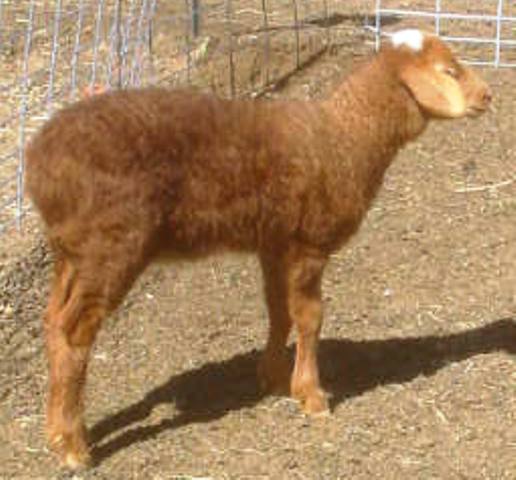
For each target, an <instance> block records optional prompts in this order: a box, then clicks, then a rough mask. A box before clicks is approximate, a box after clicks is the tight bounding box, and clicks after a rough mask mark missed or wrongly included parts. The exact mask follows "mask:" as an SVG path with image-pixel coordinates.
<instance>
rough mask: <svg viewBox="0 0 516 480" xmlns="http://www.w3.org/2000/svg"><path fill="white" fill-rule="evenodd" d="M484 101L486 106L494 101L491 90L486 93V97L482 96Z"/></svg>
mask: <svg viewBox="0 0 516 480" xmlns="http://www.w3.org/2000/svg"><path fill="white" fill-rule="evenodd" d="M482 100H483V101H484V103H485V104H486V105H487V104H489V103H491V101H492V100H493V94H492V93H491V90H489V89H487V90H486V91H485V92H484V95H483V96H482Z"/></svg>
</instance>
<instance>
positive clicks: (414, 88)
mask: <svg viewBox="0 0 516 480" xmlns="http://www.w3.org/2000/svg"><path fill="white" fill-rule="evenodd" d="M410 32H412V36H410V35H408V34H406V35H405V37H403V36H401V37H400V38H401V41H398V42H397V43H396V42H393V47H394V48H393V50H394V51H397V52H398V53H399V64H398V68H399V75H400V78H401V80H402V81H403V82H404V83H405V85H406V86H407V87H408V88H409V90H410V91H411V92H412V94H413V95H414V97H415V99H416V101H417V102H418V103H419V104H420V106H421V107H422V108H423V110H424V111H425V112H427V113H428V114H429V115H430V116H432V117H437V118H459V117H464V116H477V115H479V114H480V113H482V112H484V111H485V110H486V109H487V108H488V106H489V104H490V103H491V99H492V95H491V91H490V89H489V86H488V85H487V84H486V83H485V82H484V81H483V80H482V79H481V78H480V77H479V76H478V75H477V74H476V73H475V72H474V71H473V70H472V69H470V68H468V67H466V66H464V65H462V64H460V63H459V61H458V60H457V59H456V58H455V57H454V55H453V54H452V52H451V50H450V49H449V48H448V47H447V46H446V45H445V44H444V43H443V42H442V41H441V40H440V39H439V38H437V37H435V36H433V35H430V34H426V33H421V32H418V31H417V30H414V31H410ZM401 33H402V32H401ZM418 33H419V35H420V36H421V37H420V42H418V41H417V38H418Z"/></svg>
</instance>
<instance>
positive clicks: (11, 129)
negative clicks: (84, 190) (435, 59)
mask: <svg viewBox="0 0 516 480" xmlns="http://www.w3.org/2000/svg"><path fill="white" fill-rule="evenodd" d="M346 3H347V2H346ZM352 3H353V7H352V8H351V9H350V6H349V5H346V6H345V8H344V7H343V2H339V1H338V0H317V1H314V0H184V1H179V0H178V1H174V2H168V1H167V2H165V1H158V0H74V1H69V2H64V1H63V0H23V1H14V0H0V71H1V72H2V75H1V77H0V234H1V232H3V231H5V230H6V229H8V228H10V227H12V226H18V227H20V225H21V221H22V218H23V217H24V215H25V214H26V213H27V211H28V209H29V205H28V204H27V202H24V198H23V168H24V159H23V150H24V145H25V144H26V141H27V140H28V138H29V137H30V135H31V134H32V133H33V132H34V131H35V130H36V129H37V128H38V127H39V126H40V125H41V123H42V122H43V121H44V120H45V119H47V118H48V117H49V116H50V115H51V113H52V111H53V110H55V109H56V108H59V107H60V106H62V105H64V104H66V103H67V102H70V101H73V100H76V99H78V98H81V97H84V96H88V95H91V94H94V93H96V92H97V91H99V90H100V91H102V90H106V89H110V88H129V87H135V86H136V87H137V86H141V85H147V84H162V85H172V86H175V85H191V86H194V87H196V88H201V89H209V90H213V91H215V92H217V93H218V94H219V95H223V96H228V97H237V96H251V97H255V96H259V95H262V94H264V93H265V92H267V91H268V90H270V89H272V88H274V86H276V85H278V84H279V83H281V82H282V81H283V80H285V79H286V78H288V77H289V76H290V75H291V74H292V73H293V72H295V71H296V70H298V69H300V68H301V67H302V66H303V65H305V64H307V63H310V62H312V61H313V60H314V59H316V58H317V57H318V56H319V55H321V54H322V53H323V52H325V51H326V50H327V48H328V47H329V46H330V45H338V44H339V42H343V41H348V42H350V41H351V42H355V43H356V44H364V41H366V42H367V41H369V42H370V43H371V44H372V45H373V44H375V43H376V46H378V44H379V42H380V37H381V35H383V34H388V32H389V30H390V29H392V28H401V27H402V26H404V25H412V26H414V25H415V26H422V27H425V28H427V29H428V28H433V29H435V31H436V32H437V33H438V34H440V35H442V36H444V38H445V39H446V40H449V41H450V42H455V43H459V44H460V47H461V50H460V51H461V52H462V53H463V56H464V57H465V58H466V60H468V61H470V62H472V63H477V64H481V65H493V66H496V67H498V66H516V17H515V16H514V14H515V12H514V10H515V9H516V7H515V5H514V2H510V1H507V0H489V1H484V2H469V1H461V2H453V1H445V0H419V1H416V2H411V3H410V9H408V8H400V7H399V5H400V2H399V1H397V0H384V1H381V0H375V1H374V2H373V1H366V0H361V1H356V2H352ZM459 4H460V6H459ZM350 11H351V13H350ZM478 25H480V26H481V28H477V26H478ZM367 31H369V32H373V37H371V36H369V37H368V36H367V35H365V32H367ZM371 40H372V41H371Z"/></svg>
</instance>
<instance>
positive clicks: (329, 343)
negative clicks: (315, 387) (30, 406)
mask: <svg viewBox="0 0 516 480" xmlns="http://www.w3.org/2000/svg"><path fill="white" fill-rule="evenodd" d="M495 351H506V352H507V353H510V354H512V355H515V354H516V320H515V319H514V318H505V319H501V320H498V321H495V322H493V323H491V324H489V325H486V326H483V327H479V328H475V329H472V330H467V331H463V332H460V333H455V334H451V335H445V336H427V337H414V338H392V339H387V340H366V341H358V342H357V341H350V340H338V339H324V340H322V341H321V344H320V348H319V358H320V365H321V372H322V375H323V379H322V380H323V385H324V386H325V388H326V389H327V391H328V392H329V393H330V395H331V397H332V399H331V402H332V406H333V407H334V406H336V405H338V404H339V403H341V402H342V401H344V400H345V399H346V398H350V397H353V396H356V395H360V394H361V393H363V392H366V391H367V390H370V389H373V388H375V387H377V386H379V385H385V384H389V383H404V382H409V381H410V380H412V379H413V378H415V377H417V376H418V375H432V374H433V373H435V372H436V371H438V370H439V369H441V368H443V367H445V366H446V365H448V364H450V363H453V362H459V361H461V360H464V359H466V358H469V357H472V356H475V355H478V354H482V353H490V352H495ZM258 358H259V352H257V351H256V350H253V351H251V352H248V353H244V354H238V355H235V356H234V357H232V358H230V359H229V360H225V361H223V362H217V363H208V364H206V365H203V366H202V367H200V368H196V369H194V370H189V371H187V372H184V373H182V374H180V375H174V376H172V377H171V378H170V379H169V380H168V381H167V382H166V383H164V384H162V385H161V386H159V387H157V388H155V389H154V390H152V391H150V392H149V393H147V394H146V395H145V397H144V398H143V399H142V400H140V401H138V402H136V403H134V404H132V405H129V406H128V407H126V408H124V409H123V410H121V411H119V412H118V413H115V414H114V415H111V416H109V417H107V418H105V419H103V420H101V421H100V422H98V423H97V424H96V425H94V426H93V428H92V430H91V435H90V436H91V440H92V441H93V443H94V445H95V446H94V448H93V452H92V453H93V457H94V458H95V459H96V461H97V462H100V461H102V460H104V459H106V458H108V457H110V456H111V455H113V454H114V453H116V452H117V451H119V450H121V449H123V448H125V447H128V446H129V445H132V444H135V443H140V442H144V441H146V440H149V439H152V438H154V437H156V436H157V435H159V434H160V433H161V432H163V431H165V430H168V429H174V428H179V427H181V426H183V425H187V424H190V423H197V422H208V421H212V420H216V419H217V418H220V417H222V416H224V415H225V414H226V413H227V412H229V411H232V410H238V409H241V408H245V407H249V406H253V405H255V404H256V403H258V402H259V401H260V400H261V399H262V398H263V396H264V395H263V394H262V393H261V392H260V391H259V389H258V386H257V382H256V378H255V367H256V362H257V360H258ZM172 402H175V404H176V407H177V409H178V410H179V411H180V413H179V415H177V416H175V417H174V418H170V419H166V420H162V421H161V422H160V423H159V424H155V425H141V426H138V425H137V424H138V423H139V422H142V421H144V420H145V419H146V418H147V417H149V415H150V414H151V412H152V410H153V409H154V408H155V407H157V406H158V405H161V404H168V403H172ZM117 432H118V436H116V437H114V438H113V439H110V440H108V441H107V442H105V443H104V444H100V443H101V441H102V440H103V439H105V438H106V437H109V436H111V435H113V434H116V433H117Z"/></svg>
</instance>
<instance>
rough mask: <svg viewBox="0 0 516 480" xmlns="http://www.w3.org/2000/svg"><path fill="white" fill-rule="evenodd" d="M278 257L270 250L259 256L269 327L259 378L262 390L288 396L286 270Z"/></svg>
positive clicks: (290, 326)
mask: <svg viewBox="0 0 516 480" xmlns="http://www.w3.org/2000/svg"><path fill="white" fill-rule="evenodd" d="M280 258H281V257H280V256H278V255H272V254H269V253H262V254H261V255H260V261H261V266H262V272H263V280H264V288H265V297H266V301H267V308H268V313H269V323H270V328H269V337H268V339H267V345H266V347H265V351H264V353H263V355H262V358H261V359H260V361H259V363H258V379H259V381H260V386H261V388H262V389H263V390H264V391H266V392H269V393H273V394H283V395H288V394H289V393H290V386H289V382H290V375H291V372H292V368H291V362H290V361H289V358H288V356H287V352H286V343H287V340H288V336H289V334H290V331H291V329H292V319H291V318H290V314H289V311H288V305H287V279H286V272H285V269H284V266H283V265H282V262H281V260H280Z"/></svg>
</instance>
